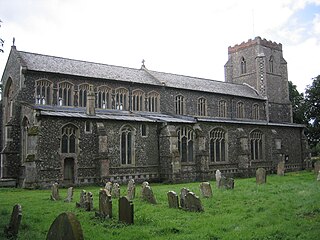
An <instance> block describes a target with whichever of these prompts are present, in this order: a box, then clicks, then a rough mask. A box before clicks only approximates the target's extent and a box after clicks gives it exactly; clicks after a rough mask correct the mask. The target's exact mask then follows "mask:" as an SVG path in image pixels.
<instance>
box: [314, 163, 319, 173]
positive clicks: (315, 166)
mask: <svg viewBox="0 0 320 240" xmlns="http://www.w3.org/2000/svg"><path fill="white" fill-rule="evenodd" d="M319 171H320V161H316V162H315V163H314V174H318V173H319Z"/></svg>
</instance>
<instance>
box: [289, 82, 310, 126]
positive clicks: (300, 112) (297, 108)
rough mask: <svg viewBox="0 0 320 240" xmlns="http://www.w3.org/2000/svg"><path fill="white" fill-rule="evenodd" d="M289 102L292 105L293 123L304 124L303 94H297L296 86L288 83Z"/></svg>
mask: <svg viewBox="0 0 320 240" xmlns="http://www.w3.org/2000/svg"><path fill="white" fill-rule="evenodd" d="M289 100H290V101H291V103H292V115H293V122H294V123H299V124H306V117H305V102H304V97H303V93H299V91H298V90H297V86H296V85H294V84H293V83H292V82H291V81H289Z"/></svg>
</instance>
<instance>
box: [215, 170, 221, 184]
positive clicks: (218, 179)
mask: <svg viewBox="0 0 320 240" xmlns="http://www.w3.org/2000/svg"><path fill="white" fill-rule="evenodd" d="M220 179H221V172H220V170H219V169H218V170H217V171H216V185H217V188H219V184H220Z"/></svg>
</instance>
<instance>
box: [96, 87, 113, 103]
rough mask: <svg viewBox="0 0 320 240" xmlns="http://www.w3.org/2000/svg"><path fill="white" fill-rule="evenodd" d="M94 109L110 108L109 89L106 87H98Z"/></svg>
mask: <svg viewBox="0 0 320 240" xmlns="http://www.w3.org/2000/svg"><path fill="white" fill-rule="evenodd" d="M96 100H97V102H96V107H97V108H101V109H108V108H109V109H110V108H111V88H109V87H107V86H100V87H98V91H97V94H96Z"/></svg>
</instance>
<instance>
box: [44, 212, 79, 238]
mask: <svg viewBox="0 0 320 240" xmlns="http://www.w3.org/2000/svg"><path fill="white" fill-rule="evenodd" d="M83 239H84V237H83V232H82V228H81V225H80V222H79V221H78V219H77V218H76V216H75V215H74V214H73V213H61V214H60V215H59V216H58V217H57V218H56V219H55V220H54V221H53V223H52V224H51V226H50V229H49V232H48V234H47V240H83Z"/></svg>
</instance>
